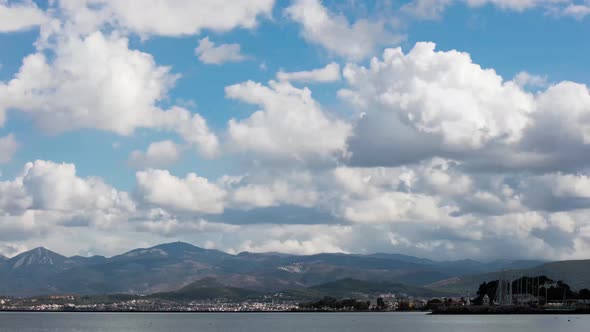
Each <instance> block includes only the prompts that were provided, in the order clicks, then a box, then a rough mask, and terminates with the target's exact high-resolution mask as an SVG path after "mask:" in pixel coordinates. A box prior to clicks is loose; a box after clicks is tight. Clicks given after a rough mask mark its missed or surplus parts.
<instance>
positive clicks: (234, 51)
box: [195, 37, 246, 65]
mask: <svg viewBox="0 0 590 332" xmlns="http://www.w3.org/2000/svg"><path fill="white" fill-rule="evenodd" d="M195 54H196V55H197V56H198V57H199V60H201V61H202V62H203V63H206V64H213V65H220V64H223V63H226V62H240V61H244V60H245V59H246V56H244V55H243V54H242V53H241V50H240V44H220V45H217V46H216V45H215V43H213V42H212V41H210V40H209V37H205V38H203V39H201V40H199V46H198V47H197V48H195Z"/></svg>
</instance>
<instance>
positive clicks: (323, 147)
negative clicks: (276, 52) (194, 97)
mask: <svg viewBox="0 0 590 332" xmlns="http://www.w3.org/2000/svg"><path fill="white" fill-rule="evenodd" d="M225 92H226V95H227V97H229V98H233V99H238V100H240V101H243V102H246V103H250V104H255V105H259V106H261V107H262V109H261V110H259V111H256V112H254V113H253V114H252V115H251V116H250V117H248V118H247V119H245V120H236V119H232V120H230V121H229V137H230V140H231V143H232V144H233V146H235V147H236V148H237V149H238V151H254V152H256V153H259V154H261V155H267V156H271V157H279V158H294V159H297V160H305V159H308V158H320V159H328V158H331V157H333V156H334V155H336V154H342V153H343V152H345V150H346V138H347V137H348V135H349V133H350V129H351V128H350V125H349V124H347V123H346V122H344V121H341V120H338V119H335V118H333V117H331V116H329V115H328V114H326V113H324V112H323V111H322V109H321V107H320V105H319V104H318V103H317V102H316V101H315V100H313V98H312V97H311V92H310V91H309V90H308V89H307V88H303V89H298V88H295V87H293V86H292V85H290V84H289V83H286V82H281V83H277V82H273V81H271V82H270V83H269V86H268V87H267V86H264V85H262V84H260V83H255V82H252V81H248V82H244V83H240V84H236V85H232V86H228V87H226V89H225Z"/></svg>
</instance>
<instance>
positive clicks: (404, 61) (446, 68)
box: [339, 43, 535, 160]
mask: <svg viewBox="0 0 590 332" xmlns="http://www.w3.org/2000/svg"><path fill="white" fill-rule="evenodd" d="M344 78H345V79H346V81H347V83H348V84H349V86H350V87H349V88H348V89H343V90H341V91H339V95H340V96H341V97H342V98H344V99H345V100H347V101H348V102H349V103H350V104H351V105H353V106H354V107H356V108H357V109H358V110H359V112H360V111H364V112H365V116H364V117H362V118H361V119H360V120H359V123H361V124H363V123H366V124H367V126H368V127H366V128H365V127H362V126H358V125H357V129H356V132H355V135H354V139H355V140H357V142H356V143H355V144H356V145H355V144H353V147H352V149H351V152H352V153H353V157H354V154H355V153H358V154H359V155H362V154H363V153H365V154H366V153H369V155H371V156H373V155H374V154H375V153H381V156H375V158H376V159H375V160H377V159H383V158H384V156H385V157H386V158H387V155H388V154H383V153H382V151H381V152H379V151H380V150H379V148H378V147H377V145H374V144H373V145H372V146H371V147H368V146H367V145H369V144H372V143H371V142H373V141H374V140H376V141H377V142H376V144H382V145H383V147H384V148H385V147H386V146H389V148H395V149H398V150H397V151H396V150H393V151H395V152H394V153H395V154H394V155H392V157H394V158H400V160H404V158H416V157H419V156H420V155H421V154H423V155H425V156H432V154H433V153H437V152H440V150H441V149H442V150H446V151H451V152H458V151H469V150H477V149H481V148H483V147H485V146H487V145H489V144H505V145H510V144H516V143H518V142H519V141H520V139H521V138H522V136H523V132H524V130H525V128H527V126H529V125H530V123H531V119H530V117H529V115H530V114H531V113H532V112H533V111H534V109H535V103H534V96H533V95H532V94H530V93H527V92H525V91H523V90H522V89H521V88H520V87H518V86H517V85H516V84H514V83H513V82H511V81H503V79H502V77H500V76H499V75H497V74H496V73H495V71H494V70H493V69H482V68H481V67H480V66H479V65H477V64H475V63H473V62H472V60H471V58H470V56H469V54H466V53H460V52H457V51H448V52H441V51H435V45H434V44H433V43H417V44H416V45H415V46H414V48H413V49H412V50H411V51H410V52H408V53H407V54H404V53H403V52H402V50H401V48H394V49H386V50H385V51H384V53H383V58H382V60H379V59H376V58H375V59H373V60H372V61H371V64H370V67H363V66H358V65H355V64H348V65H347V66H346V67H345V68H344ZM382 135H384V136H382ZM392 135H393V136H392ZM394 136H395V137H394ZM388 137H389V138H388ZM410 142H411V148H410V149H409V150H408V149H407V146H406V145H407V144H410ZM398 144H399V146H398ZM372 149H376V150H375V151H373V152H372V151H371V150H372ZM357 150H364V151H357ZM390 153H391V152H390ZM368 158H370V157H368Z"/></svg>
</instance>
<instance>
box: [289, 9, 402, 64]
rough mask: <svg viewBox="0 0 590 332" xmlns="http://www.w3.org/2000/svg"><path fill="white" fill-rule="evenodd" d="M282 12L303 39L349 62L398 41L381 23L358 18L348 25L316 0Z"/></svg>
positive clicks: (342, 18)
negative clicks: (297, 29) (299, 25)
mask: <svg viewBox="0 0 590 332" xmlns="http://www.w3.org/2000/svg"><path fill="white" fill-rule="evenodd" d="M285 13H286V14H287V16H288V17H289V18H290V19H292V20H293V21H295V22H297V23H299V24H301V25H302V28H303V31H302V35H303V37H304V38H305V39H306V40H308V41H309V42H312V43H314V44H319V45H321V46H322V47H324V48H325V49H327V50H328V51H330V52H332V53H335V54H337V55H340V56H344V57H347V58H351V59H356V60H358V59H362V58H364V57H366V56H367V55H369V54H371V53H372V52H373V51H374V50H375V49H376V48H377V46H380V45H383V44H395V43H398V42H399V41H400V40H401V39H402V38H401V37H400V36H399V35H396V34H394V33H392V32H390V31H389V29H388V28H387V22H385V21H384V20H376V21H374V22H372V21H370V20H367V19H359V20H357V21H356V22H354V23H352V24H351V23H349V22H348V19H347V18H346V17H345V16H343V15H337V14H334V13H331V12H330V11H329V10H328V9H327V8H326V7H325V6H324V5H322V3H321V1H320V0H295V1H293V3H292V5H291V6H289V7H288V8H287V9H285Z"/></svg>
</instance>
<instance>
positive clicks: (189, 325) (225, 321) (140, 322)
mask: <svg viewBox="0 0 590 332" xmlns="http://www.w3.org/2000/svg"><path fill="white" fill-rule="evenodd" d="M589 326H590V316H567V315H563V316H545V315H544V316H527V315H522V316H429V315H425V314H422V313H349V314H341V313H315V314H308V313H287V314H282V313H268V314H267V313H212V314H209V313H190V314H183V313H181V314H165V313H145V314H144V313H133V314H128V313H6V312H3V313H0V331H27V332H28V331H35V332H37V331H64V332H73V331H91V332H96V331H125V332H127V331H147V332H150V331H199V332H209V331H238V332H249V331H252V332H254V331H256V332H260V331H288V332H291V331H293V332H301V331H338V332H348V331H371V332H373V331H413V332H420V331H428V332H432V331H439V332H446V331H453V332H456V331H472V332H475V331H484V332H487V331H490V332H491V331H494V332H497V331H501V332H511V331H519V332H522V331H541V332H543V331H568V332H577V331H589Z"/></svg>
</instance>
